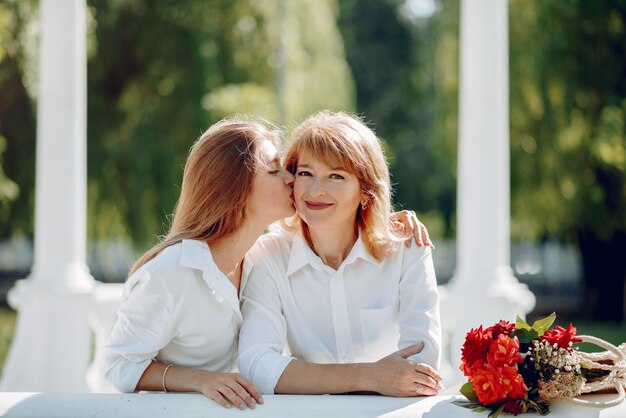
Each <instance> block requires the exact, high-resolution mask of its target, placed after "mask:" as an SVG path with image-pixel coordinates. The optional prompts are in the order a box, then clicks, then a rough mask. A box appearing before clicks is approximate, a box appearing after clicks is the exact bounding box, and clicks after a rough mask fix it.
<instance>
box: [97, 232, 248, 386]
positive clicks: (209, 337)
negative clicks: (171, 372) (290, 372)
mask: <svg viewBox="0 0 626 418" xmlns="http://www.w3.org/2000/svg"><path fill="white" fill-rule="evenodd" d="M241 322H242V318H241V311H240V310H239V298H238V296H237V290H236V289H235V287H234V286H233V285H232V283H231V282H230V281H229V280H228V278H227V277H226V276H225V275H224V274H223V273H222V272H221V271H220V270H219V269H218V267H217V265H216V264H215V262H214V261H213V258H212V256H211V251H210V249H209V247H208V245H207V244H206V242H203V241H196V240H183V241H182V242H181V243H179V244H175V245H173V246H171V247H168V248H166V249H165V250H163V251H162V252H161V253H160V254H158V255H157V256H156V257H155V258H154V259H153V260H151V261H150V262H148V263H146V264H145V265H144V266H142V267H141V268H139V269H138V270H137V271H136V272H135V273H134V274H133V275H132V276H131V277H129V279H128V281H127V282H126V284H125V285H124V292H123V300H122V304H121V306H120V308H119V310H118V318H117V322H116V323H115V325H114V327H113V329H112V331H111V334H110V336H109V338H108V340H107V342H106V343H105V345H104V347H103V354H104V356H103V358H104V360H103V362H102V363H101V364H100V370H101V373H102V374H103V376H104V377H105V378H106V379H107V380H108V381H109V382H111V383H112V384H113V386H114V387H115V388H116V389H118V390H119V391H121V392H133V391H134V390H135V387H136V386H137V382H139V379H140V378H141V375H142V374H143V372H144V371H145V370H146V368H147V367H148V365H149V364H150V362H151V360H152V359H153V358H156V359H157V360H159V361H162V362H163V363H167V364H174V365H177V366H185V367H193V368H198V369H204V370H208V371H219V372H232V371H234V369H235V361H236V355H237V335H238V332H239V328H240V327H241Z"/></svg>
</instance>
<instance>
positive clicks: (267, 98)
mask: <svg viewBox="0 0 626 418" xmlns="http://www.w3.org/2000/svg"><path fill="white" fill-rule="evenodd" d="M87 4H88V10H89V34H88V54H89V57H88V124H87V126H88V133H87V140H88V147H87V150H88V211H89V214H88V215H89V216H88V233H89V238H90V239H110V238H121V239H126V240H130V241H132V242H133V243H134V244H135V245H136V247H137V248H138V249H143V248H145V247H147V246H148V245H150V244H151V243H153V242H154V241H155V239H156V238H155V237H156V236H157V235H160V234H162V233H164V232H165V230H166V228H167V223H168V219H167V217H168V214H169V213H171V211H172V209H173V207H174V203H175V201H176V198H177V196H178V191H179V188H178V187H179V184H180V181H181V178H182V166H183V164H184V161H185V159H186V157H187V153H188V150H189V147H190V146H191V145H192V143H193V142H194V141H195V140H196V139H197V138H198V137H199V136H200V134H201V133H202V132H203V131H204V130H205V129H206V128H207V127H208V126H209V125H210V124H211V123H213V122H216V121H217V120H219V119H220V118H222V117H224V116H227V115H231V114H233V113H250V114H255V115H261V116H263V117H266V118H268V119H270V120H271V121H274V122H279V121H280V122H284V123H285V124H287V125H293V124H294V123H295V121H297V120H298V119H300V118H302V117H303V116H305V115H306V114H308V113H310V112H312V111H315V110H318V109H323V108H330V109H344V110H351V109H353V107H354V104H353V100H354V99H353V96H354V93H353V90H354V87H353V81H352V75H351V73H350V70H349V67H348V65H347V63H346V61H345V57H344V51H343V46H342V43H341V36H340V33H339V31H338V29H337V25H336V19H337V13H338V8H337V3H336V1H335V0H322V1H319V2H315V3H311V2H308V1H306V0H292V1H286V0H235V1H232V0H213V1H210V2H206V1H202V0H182V1H177V2H162V1H157V2H153V1H148V0H120V1H108V0H88V2H87ZM37 5H38V2H36V1H34V0H24V1H17V0H13V1H4V2H0V22H2V24H1V25H0V41H2V42H0V45H1V46H0V97H2V98H3V99H2V100H1V101H0V137H4V138H6V140H7V148H6V153H5V155H4V157H5V160H4V161H5V164H4V165H3V168H4V169H5V171H6V174H7V176H8V178H11V179H13V180H14V181H15V184H17V185H18V186H19V189H20V194H19V196H18V197H16V200H15V201H14V202H9V200H8V198H7V199H4V200H2V203H1V205H4V206H0V207H1V208H2V211H3V212H0V215H2V216H5V212H4V211H5V210H6V213H7V214H6V218H7V219H9V220H10V222H8V223H6V224H5V223H4V222H3V223H2V230H1V231H0V234H1V235H0V236H2V237H8V236H10V235H11V234H15V233H16V232H18V231H22V232H23V233H25V234H29V235H30V234H32V232H33V230H32V228H33V200H34V199H33V196H34V168H35V167H34V156H35V153H34V148H35V100H36V99H35V98H34V96H35V94H34V92H33V91H35V92H36V89H35V88H30V89H29V88H28V87H29V86H30V85H31V84H33V85H34V83H30V84H29V82H28V81H29V80H33V79H34V80H36V74H34V75H35V77H33V69H34V68H36V65H35V64H34V63H35V62H36V48H30V49H29V48H27V47H28V46H29V45H30V44H28V43H27V42H25V38H28V37H27V36H26V35H28V34H30V33H32V31H29V30H28V25H29V24H31V23H32V22H36V19H37ZM283 33H286V34H285V35H284V36H282V43H281V34H283ZM28 39H30V40H32V39H33V37H32V36H31V37H30V38H28ZM35 40H36V38H35ZM278 53H280V57H281V59H278ZM33 57H35V59H33ZM31 90H33V91H31ZM279 98H280V100H279ZM0 144H1V141H0ZM0 152H1V151H0ZM0 180H5V179H4V177H2V178H0ZM12 184H13V183H8V182H6V181H5V182H0V186H2V187H4V188H2V189H0V190H4V191H6V190H9V187H10V186H7V185H12ZM6 196H8V194H6Z"/></svg>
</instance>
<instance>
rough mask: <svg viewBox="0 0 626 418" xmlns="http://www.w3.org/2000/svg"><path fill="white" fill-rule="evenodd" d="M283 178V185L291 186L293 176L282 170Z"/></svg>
mask: <svg viewBox="0 0 626 418" xmlns="http://www.w3.org/2000/svg"><path fill="white" fill-rule="evenodd" d="M282 171H283V178H284V179H285V184H286V185H289V186H293V180H294V178H295V177H294V175H293V174H291V172H289V171H288V170H285V169H283V170H282Z"/></svg>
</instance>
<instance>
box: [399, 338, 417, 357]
mask: <svg viewBox="0 0 626 418" xmlns="http://www.w3.org/2000/svg"><path fill="white" fill-rule="evenodd" d="M423 348H424V342H423V341H420V342H418V343H417V344H415V345H411V346H409V347H407V348H403V349H402V350H398V351H396V352H395V353H394V354H397V355H399V356H400V357H402V358H407V357H410V356H412V355H414V354H417V353H419V352H420V351H422V349H423Z"/></svg>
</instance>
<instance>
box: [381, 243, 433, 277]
mask: <svg viewBox="0 0 626 418" xmlns="http://www.w3.org/2000/svg"><path fill="white" fill-rule="evenodd" d="M389 257H392V258H396V259H401V260H402V270H406V269H407V268H408V267H410V266H412V265H415V264H419V263H429V262H432V252H431V248H430V247H428V246H423V247H418V246H417V245H416V244H415V243H414V242H412V243H411V246H410V247H409V248H407V247H406V246H405V245H404V241H402V242H396V243H394V251H393V253H392V254H391V255H390V256H389Z"/></svg>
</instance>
